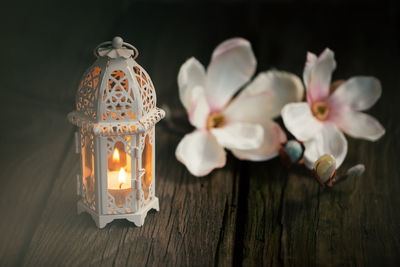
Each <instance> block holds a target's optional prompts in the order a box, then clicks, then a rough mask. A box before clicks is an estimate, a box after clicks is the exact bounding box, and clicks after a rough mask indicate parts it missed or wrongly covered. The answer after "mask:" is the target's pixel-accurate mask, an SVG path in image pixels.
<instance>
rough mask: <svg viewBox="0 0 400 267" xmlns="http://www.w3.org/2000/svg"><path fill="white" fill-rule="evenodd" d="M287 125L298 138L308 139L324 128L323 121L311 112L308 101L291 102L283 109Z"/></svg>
mask: <svg viewBox="0 0 400 267" xmlns="http://www.w3.org/2000/svg"><path fill="white" fill-rule="evenodd" d="M282 119H283V123H284V124H285V127H286V128H287V129H288V130H289V132H291V133H292V134H293V135H294V136H295V137H296V139H297V140H299V141H307V140H309V139H312V138H314V137H315V135H316V134H317V133H318V132H319V131H320V130H321V129H322V123H321V122H320V121H319V120H317V119H316V118H315V117H314V116H313V115H312V113H311V110H310V107H309V106H308V104H307V103H305V102H301V103H290V104H287V105H286V106H284V107H283V109H282Z"/></svg>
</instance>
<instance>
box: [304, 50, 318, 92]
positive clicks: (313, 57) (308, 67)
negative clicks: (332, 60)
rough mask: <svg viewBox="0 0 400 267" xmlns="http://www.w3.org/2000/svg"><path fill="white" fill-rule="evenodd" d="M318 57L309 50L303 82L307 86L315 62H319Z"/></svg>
mask: <svg viewBox="0 0 400 267" xmlns="http://www.w3.org/2000/svg"><path fill="white" fill-rule="evenodd" d="M317 59H318V57H317V56H316V55H315V54H313V53H311V52H307V60H306V64H305V66H304V71H303V82H304V85H305V86H306V88H307V87H308V85H309V83H310V79H311V70H312V69H313V67H314V65H315V62H317Z"/></svg>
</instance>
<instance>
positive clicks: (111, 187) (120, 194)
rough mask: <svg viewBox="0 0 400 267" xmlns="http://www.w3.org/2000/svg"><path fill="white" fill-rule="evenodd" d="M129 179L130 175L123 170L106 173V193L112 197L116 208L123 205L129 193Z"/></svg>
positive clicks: (130, 182) (130, 180)
mask: <svg viewBox="0 0 400 267" xmlns="http://www.w3.org/2000/svg"><path fill="white" fill-rule="evenodd" d="M127 177H128V179H127ZM131 177H132V173H130V172H126V171H125V169H124V168H121V169H120V170H119V171H112V172H108V192H109V193H110V194H111V195H112V196H113V197H114V199H115V205H116V206H117V207H123V206H124V205H125V198H126V196H127V195H128V194H129V193H130V192H131V187H132V186H131V185H132V179H131Z"/></svg>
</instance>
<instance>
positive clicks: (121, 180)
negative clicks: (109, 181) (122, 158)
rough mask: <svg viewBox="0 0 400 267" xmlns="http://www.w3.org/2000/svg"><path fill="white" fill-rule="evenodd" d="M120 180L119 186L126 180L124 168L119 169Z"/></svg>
mask: <svg viewBox="0 0 400 267" xmlns="http://www.w3.org/2000/svg"><path fill="white" fill-rule="evenodd" d="M118 182H119V188H121V187H122V184H124V183H125V182H126V174H125V170H124V168H121V170H120V171H119V175H118Z"/></svg>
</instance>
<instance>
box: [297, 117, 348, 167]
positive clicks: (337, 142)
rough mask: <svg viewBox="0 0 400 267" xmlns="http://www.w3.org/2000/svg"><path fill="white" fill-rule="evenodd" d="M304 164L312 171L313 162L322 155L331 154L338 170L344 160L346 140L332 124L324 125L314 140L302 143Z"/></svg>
mask: <svg viewBox="0 0 400 267" xmlns="http://www.w3.org/2000/svg"><path fill="white" fill-rule="evenodd" d="M304 146H305V148H306V149H305V151H304V164H305V165H306V166H307V167H308V168H309V169H312V168H313V166H314V163H315V161H317V159H319V158H320V157H321V156H323V155H324V154H331V155H332V156H333V157H335V159H336V168H339V167H340V165H341V164H342V163H343V161H344V159H345V158H346V154H347V140H346V138H345V137H344V135H343V133H342V132H341V131H340V130H339V129H338V128H337V127H336V125H335V124H332V123H324V125H323V128H322V129H321V131H319V132H318V133H317V134H316V135H315V138H313V139H310V140H308V141H307V142H305V143H304Z"/></svg>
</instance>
